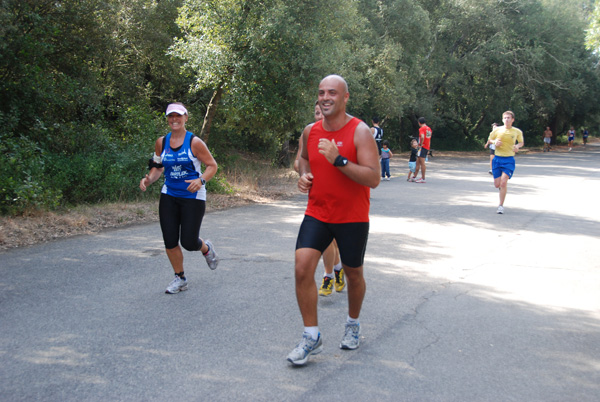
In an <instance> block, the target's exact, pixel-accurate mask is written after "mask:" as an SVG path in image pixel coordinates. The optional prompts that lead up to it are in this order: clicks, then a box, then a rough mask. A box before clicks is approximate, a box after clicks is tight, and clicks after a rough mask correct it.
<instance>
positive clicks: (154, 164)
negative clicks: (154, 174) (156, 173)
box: [148, 158, 163, 170]
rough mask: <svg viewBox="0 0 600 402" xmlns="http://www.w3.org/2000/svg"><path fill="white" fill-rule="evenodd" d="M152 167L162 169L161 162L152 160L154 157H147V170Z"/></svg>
mask: <svg viewBox="0 0 600 402" xmlns="http://www.w3.org/2000/svg"><path fill="white" fill-rule="evenodd" d="M152 168H157V169H162V168H163V165H162V163H156V162H154V159H153V158H150V159H148V170H150V169H152Z"/></svg>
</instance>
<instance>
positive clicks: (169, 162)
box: [160, 131, 206, 201]
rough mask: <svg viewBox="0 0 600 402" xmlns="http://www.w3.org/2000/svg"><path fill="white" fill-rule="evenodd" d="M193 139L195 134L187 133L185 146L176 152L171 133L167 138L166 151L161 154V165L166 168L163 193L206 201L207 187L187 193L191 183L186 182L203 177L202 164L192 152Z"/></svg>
mask: <svg viewBox="0 0 600 402" xmlns="http://www.w3.org/2000/svg"><path fill="white" fill-rule="evenodd" d="M192 138H194V134H192V133H191V132H189V131H186V133H185V139H184V140H183V144H181V147H179V148H178V149H177V150H174V149H172V148H171V133H169V134H167V136H166V137H165V149H163V151H162V153H161V154H160V159H161V161H162V162H161V163H162V164H163V166H164V168H165V170H164V174H165V184H164V185H163V188H162V191H161V192H162V193H163V194H168V195H172V196H173V197H179V198H195V199H197V200H203V201H206V188H205V186H202V188H201V189H200V190H199V191H197V192H195V193H190V192H189V191H187V188H188V186H189V185H190V183H186V182H185V181H186V180H194V179H197V178H198V177H200V176H201V175H202V166H201V163H200V161H199V160H198V158H196V156H195V155H194V154H193V152H192Z"/></svg>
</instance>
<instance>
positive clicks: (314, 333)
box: [304, 327, 319, 340]
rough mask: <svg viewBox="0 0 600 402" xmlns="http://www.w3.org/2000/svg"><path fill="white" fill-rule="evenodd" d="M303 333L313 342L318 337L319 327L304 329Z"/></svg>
mask: <svg viewBox="0 0 600 402" xmlns="http://www.w3.org/2000/svg"><path fill="white" fill-rule="evenodd" d="M304 332H308V333H309V334H310V337H311V338H313V339H314V340H317V338H318V337H319V327H304Z"/></svg>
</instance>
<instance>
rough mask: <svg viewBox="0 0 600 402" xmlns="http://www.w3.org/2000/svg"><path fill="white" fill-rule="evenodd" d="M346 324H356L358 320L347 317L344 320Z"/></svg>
mask: <svg viewBox="0 0 600 402" xmlns="http://www.w3.org/2000/svg"><path fill="white" fill-rule="evenodd" d="M346 323H347V324H352V325H354V324H358V318H352V317H350V316H348V318H347V319H346Z"/></svg>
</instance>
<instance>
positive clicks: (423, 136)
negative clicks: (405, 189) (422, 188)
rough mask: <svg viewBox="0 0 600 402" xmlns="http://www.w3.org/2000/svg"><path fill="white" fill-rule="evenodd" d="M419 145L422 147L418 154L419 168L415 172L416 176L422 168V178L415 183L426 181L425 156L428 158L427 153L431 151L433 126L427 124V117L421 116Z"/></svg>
mask: <svg viewBox="0 0 600 402" xmlns="http://www.w3.org/2000/svg"><path fill="white" fill-rule="evenodd" d="M419 127H420V128H419V145H420V146H421V149H420V150H419V154H418V155H417V170H416V172H415V177H417V174H418V173H419V170H421V178H420V179H417V180H416V181H415V183H426V181H425V170H426V167H425V158H427V153H428V152H429V150H430V149H431V148H430V143H431V134H432V133H433V132H432V131H431V128H430V127H429V126H428V125H427V124H425V117H419Z"/></svg>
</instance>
